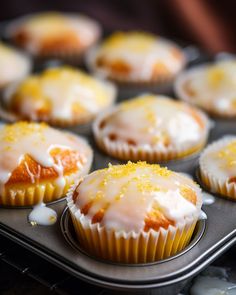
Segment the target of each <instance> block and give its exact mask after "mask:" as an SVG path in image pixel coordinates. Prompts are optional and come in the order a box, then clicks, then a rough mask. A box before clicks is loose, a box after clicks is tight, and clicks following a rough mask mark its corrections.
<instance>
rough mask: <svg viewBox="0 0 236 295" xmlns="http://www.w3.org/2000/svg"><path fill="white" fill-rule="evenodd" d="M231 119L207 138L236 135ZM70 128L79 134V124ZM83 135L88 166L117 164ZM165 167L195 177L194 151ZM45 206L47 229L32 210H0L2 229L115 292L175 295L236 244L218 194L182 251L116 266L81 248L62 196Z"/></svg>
mask: <svg viewBox="0 0 236 295" xmlns="http://www.w3.org/2000/svg"><path fill="white" fill-rule="evenodd" d="M235 123H236V122H235V121H232V120H215V121H214V128H213V129H212V130H211V132H210V136H209V142H211V141H213V140H215V139H217V138H220V137H221V136H222V135H225V134H226V133H229V134H236V129H235ZM72 131H73V132H76V133H79V132H80V128H73V129H72ZM85 133H86V137H87V139H88V141H89V142H90V144H91V145H92V147H93V149H94V162H93V167H92V170H95V169H99V168H103V167H106V166H107V164H108V163H109V162H111V163H113V164H116V163H120V161H118V160H115V159H113V158H111V157H109V156H106V155H105V154H104V153H103V152H101V151H100V150H98V148H97V147H96V145H95V143H94V141H93V138H92V135H91V134H90V133H89V132H85ZM163 165H166V166H168V167H169V168H170V169H172V170H175V171H179V172H184V173H188V174H191V175H192V176H193V177H194V178H195V172H196V170H197V167H198V155H194V156H192V157H189V158H185V159H183V160H178V161H170V162H168V163H163ZM195 179H196V178H195ZM49 207H51V208H53V209H54V210H55V211H56V212H57V214H58V222H57V223H56V224H54V225H53V226H48V227H46V226H31V225H30V224H29V223H28V221H27V217H28V215H29V213H30V211H31V209H30V208H22V209H19V208H11V209H10V208H0V233H1V234H3V235H5V236H7V237H9V238H11V239H12V240H13V241H15V242H17V243H19V244H21V245H23V246H24V247H26V248H28V249H29V250H31V251H33V252H35V253H37V254H38V255H40V256H42V257H44V258H45V259H47V260H49V261H50V262H52V263H54V264H56V265H57V266H59V267H60V268H62V269H64V270H66V271H67V272H69V273H71V274H72V275H74V276H76V277H78V278H80V279H82V280H85V281H86V282H89V283H92V284H95V285H100V286H103V287H105V288H109V289H113V290H116V291H119V292H121V291H122V292H128V293H130V292H136V293H138V294H139V293H140V294H141V293H148V294H152V293H155V294H176V293H178V291H180V290H181V288H182V287H183V286H184V284H185V283H186V282H187V281H188V280H189V279H191V278H192V277H193V276H195V275H197V274H198V273H199V272H200V271H201V270H203V269H204V268H205V267H206V266H207V265H209V264H210V263H211V262H212V261H214V260H215V259H216V258H217V257H219V256H220V255H221V254H222V253H223V252H224V251H226V250H227V249H228V248H229V247H231V246H232V245H233V244H234V243H236V227H235V216H234V215H235V213H236V202H232V201H229V200H226V199H223V198H219V197H216V200H215V202H214V203H213V204H211V205H209V206H203V211H204V212H205V213H206V214H207V216H208V219H207V220H206V221H199V222H198V225H197V228H196V231H195V234H194V236H193V239H192V241H191V243H190V245H189V246H188V247H187V248H186V249H184V250H183V251H182V252H180V253H178V254H177V255H175V256H174V257H170V258H168V259H165V260H163V261H160V262H156V263H149V264H137V265H133V264H132V265H128V264H126V265H125V264H116V263H111V262H107V261H103V260H99V259H97V258H93V257H91V256H89V255H88V254H86V252H85V251H84V250H81V249H80V247H79V243H78V242H77V240H76V238H75V235H74V232H73V227H72V225H71V219H70V216H69V214H68V210H67V209H65V208H66V202H65V200H62V201H60V202H56V203H53V204H50V205H49Z"/></svg>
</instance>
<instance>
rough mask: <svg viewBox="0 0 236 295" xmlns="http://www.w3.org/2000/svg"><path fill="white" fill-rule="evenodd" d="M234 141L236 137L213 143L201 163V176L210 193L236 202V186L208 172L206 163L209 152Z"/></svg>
mask: <svg viewBox="0 0 236 295" xmlns="http://www.w3.org/2000/svg"><path fill="white" fill-rule="evenodd" d="M232 139H236V137H234V136H226V137H225V138H223V139H221V140H220V141H216V142H214V143H212V144H211V145H209V146H208V147H207V148H206V149H205V151H204V152H203V154H202V156H201V157H200V161H199V164H200V166H199V168H200V169H199V176H200V179H201V181H202V183H203V184H204V185H205V186H206V188H207V189H208V190H209V191H211V192H212V193H218V194H220V195H221V196H222V197H225V198H228V199H231V200H234V201H236V184H234V183H228V182H227V180H224V179H219V178H217V177H216V176H215V175H214V174H213V173H212V172H209V171H208V167H207V165H206V164H205V163H204V157H205V156H206V155H207V153H208V152H209V151H214V150H216V149H217V148H218V147H219V146H220V145H221V146H222V147H223V146H224V145H225V144H227V143H230V141H231V140H232Z"/></svg>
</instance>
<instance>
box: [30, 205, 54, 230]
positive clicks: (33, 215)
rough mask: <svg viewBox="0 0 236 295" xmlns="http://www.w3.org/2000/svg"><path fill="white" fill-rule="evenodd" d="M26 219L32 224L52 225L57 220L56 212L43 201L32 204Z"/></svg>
mask: <svg viewBox="0 0 236 295" xmlns="http://www.w3.org/2000/svg"><path fill="white" fill-rule="evenodd" d="M28 220H29V222H30V224H31V225H32V226H35V225H53V224H54V223H55V222H56V221H57V213H56V211H54V210H53V209H51V208H48V207H46V205H45V204H44V203H40V204H38V205H36V206H34V208H33V210H32V211H31V212H30V214H29V216H28Z"/></svg>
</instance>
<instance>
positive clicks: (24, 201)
mask: <svg viewBox="0 0 236 295" xmlns="http://www.w3.org/2000/svg"><path fill="white" fill-rule="evenodd" d="M75 178H76V177H75V175H70V176H65V181H66V183H65V185H64V186H63V187H62V188H61V187H60V186H59V185H58V184H57V183H56V181H47V182H46V181H45V182H42V183H39V184H35V185H33V184H30V185H28V184H22V185H10V186H6V189H5V190H4V193H3V195H0V205H4V206H12V207H14V206H33V205H36V204H38V203H42V202H44V203H49V202H52V201H55V200H58V199H61V198H62V197H64V196H65V195H66V193H67V191H68V189H69V188H70V186H71V185H72V184H73V182H74V180H75Z"/></svg>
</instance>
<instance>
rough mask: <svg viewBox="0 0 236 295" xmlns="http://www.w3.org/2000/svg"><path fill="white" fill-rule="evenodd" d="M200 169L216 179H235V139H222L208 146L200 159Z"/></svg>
mask: <svg viewBox="0 0 236 295" xmlns="http://www.w3.org/2000/svg"><path fill="white" fill-rule="evenodd" d="M199 163H200V169H201V170H203V171H207V172H208V173H209V174H211V175H213V176H214V177H215V178H216V179H219V180H222V181H228V180H230V179H231V178H233V177H236V137H234V136H229V137H224V138H222V139H220V140H218V141H216V142H214V143H213V144H211V145H209V146H208V147H207V148H206V149H205V151H204V152H203V154H202V155H201V157H200V162H199Z"/></svg>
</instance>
